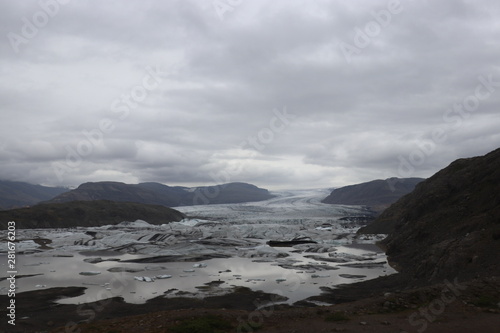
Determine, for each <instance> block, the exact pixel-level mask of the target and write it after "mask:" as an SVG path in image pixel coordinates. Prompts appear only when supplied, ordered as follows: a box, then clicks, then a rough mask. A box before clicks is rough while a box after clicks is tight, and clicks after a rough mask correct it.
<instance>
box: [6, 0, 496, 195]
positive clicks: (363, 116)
mask: <svg viewBox="0 0 500 333" xmlns="http://www.w3.org/2000/svg"><path fill="white" fill-rule="evenodd" d="M499 18H500V2H498V1H497V0H485V1H472V0H470V1H457V0H441V1H440V0H437V1H426V0H414V1H401V2H399V1H393V0H391V1H386V0H384V1H373V0H369V1H368V0H367V1H334V0H331V1H321V0H316V1H314V0H304V1H299V0H286V1H285V0H283V1H279V0H272V1H271V0H267V1H259V0H240V1H237V0H220V1H219V0H217V1H212V0H207V1H202V0H196V1H195V0H190V1H189V0H179V1H173V0H171V1H132V0H121V1H97V0H94V1H89V0H87V1H84V0H81V1H80V0H73V1H70V0H59V1H56V0H40V1H24V0H23V1H7V0H2V1H0V22H1V25H0V29H1V36H2V40H1V42H0V73H1V81H0V163H1V168H0V179H8V180H18V181H27V182H31V183H38V184H44V185H64V186H75V185H79V184H81V183H83V182H87V181H101V180H114V181H123V182H127V183H138V182H145V181H156V182H161V183H164V184H167V185H186V186H195V185H210V184H215V183H226V182H232V181H244V182H249V183H253V184H256V185H258V186H262V187H265V188H268V189H281V188H287V189H289V188H316V187H336V186H343V185H348V184H353V183H358V182H364V181H369V180H373V179H381V178H382V179H383V178H388V177H393V176H396V177H429V176H431V175H432V174H434V173H435V172H437V171H438V170H440V169H442V168H444V167H446V166H447V165H448V164H449V163H451V162H452V161H453V160H455V159H457V158H461V157H471V156H477V155H484V154H485V153H487V152H489V151H491V150H494V149H495V148H498V147H499V146H500V130H499V129H500V116H499V107H500V20H499Z"/></svg>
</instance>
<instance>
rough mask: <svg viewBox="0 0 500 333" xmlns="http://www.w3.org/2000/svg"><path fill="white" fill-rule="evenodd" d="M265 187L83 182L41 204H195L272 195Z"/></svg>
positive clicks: (244, 199)
mask: <svg viewBox="0 0 500 333" xmlns="http://www.w3.org/2000/svg"><path fill="white" fill-rule="evenodd" d="M273 197H274V195H272V194H270V193H269V191H268V190H266V189H263V188H259V187H257V186H255V185H252V184H248V183H240V182H234V183H228V184H222V185H214V186H200V187H195V188H188V187H182V186H175V187H172V186H168V185H164V184H161V183H155V182H147V183H139V184H126V183H122V182H111V181H104V182H87V183H83V184H81V185H80V186H78V188H76V189H74V190H71V191H69V192H66V193H63V194H61V195H59V196H57V197H55V198H53V199H51V200H48V201H46V202H45V203H62V202H70V201H92V200H111V201H118V202H138V203H145V204H155V205H162V206H166V207H178V206H191V205H199V204H223V203H242V202H254V201H263V200H267V199H271V198H273Z"/></svg>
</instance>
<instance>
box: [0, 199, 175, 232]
mask: <svg viewBox="0 0 500 333" xmlns="http://www.w3.org/2000/svg"><path fill="white" fill-rule="evenodd" d="M183 218H184V214H182V213H181V212H179V211H177V210H175V209H171V208H168V207H164V206H160V205H146V204H141V203H131V202H113V201H106V200H95V201H72V202H67V203H53V204H39V205H36V206H33V207H29V208H19V209H13V210H6V211H0V224H2V225H4V230H5V229H6V227H5V225H6V224H7V222H8V221H15V222H16V228H17V229H28V228H71V227H93V226H101V225H108V224H116V223H120V222H123V221H136V220H145V221H148V222H149V223H150V224H164V223H168V222H172V221H180V220H182V219H183Z"/></svg>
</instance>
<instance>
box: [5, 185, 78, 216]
mask: <svg viewBox="0 0 500 333" xmlns="http://www.w3.org/2000/svg"><path fill="white" fill-rule="evenodd" d="M67 191H69V189H68V188H64V187H47V186H42V185H33V184H28V183H24V182H11V181H6V180H0V210H2V209H12V208H18V207H25V206H31V205H34V204H37V203H39V202H40V201H45V200H50V199H52V198H53V197H55V196H57V195H59V194H61V193H64V192H67Z"/></svg>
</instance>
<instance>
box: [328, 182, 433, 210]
mask: <svg viewBox="0 0 500 333" xmlns="http://www.w3.org/2000/svg"><path fill="white" fill-rule="evenodd" d="M423 180H424V179H423V178H388V179H385V180H382V179H378V180H373V181H370V182H366V183H361V184H356V185H350V186H345V187H340V188H337V189H335V190H333V191H332V193H331V194H330V195H329V196H328V197H326V198H325V199H324V200H323V201H322V202H323V203H328V204H339V205H360V206H369V207H371V208H372V209H373V210H375V211H383V210H384V209H386V208H387V207H389V206H390V205H391V204H392V203H394V202H396V201H397V200H398V199H399V198H401V197H402V196H404V195H406V194H408V193H410V192H411V191H413V189H414V188H415V186H416V185H417V184H418V183H420V182H422V181H423Z"/></svg>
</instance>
